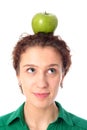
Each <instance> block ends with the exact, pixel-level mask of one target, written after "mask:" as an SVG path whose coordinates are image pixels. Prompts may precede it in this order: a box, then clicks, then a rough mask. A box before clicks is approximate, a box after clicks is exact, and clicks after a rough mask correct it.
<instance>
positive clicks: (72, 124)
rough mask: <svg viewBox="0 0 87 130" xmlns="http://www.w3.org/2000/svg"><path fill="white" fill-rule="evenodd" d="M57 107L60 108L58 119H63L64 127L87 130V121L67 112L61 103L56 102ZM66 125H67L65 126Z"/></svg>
mask: <svg viewBox="0 0 87 130" xmlns="http://www.w3.org/2000/svg"><path fill="white" fill-rule="evenodd" d="M56 105H57V107H58V108H59V116H58V119H62V121H63V123H64V126H66V127H67V129H68V128H72V130H73V129H74V130H87V120H86V119H83V118H81V117H79V116H77V115H75V114H73V113H70V112H68V111H67V110H65V109H64V108H63V107H62V106H61V104H60V103H57V102H56ZM65 124H66V125H65ZM62 125H63V124H62Z"/></svg>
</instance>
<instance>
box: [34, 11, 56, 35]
mask: <svg viewBox="0 0 87 130" xmlns="http://www.w3.org/2000/svg"><path fill="white" fill-rule="evenodd" d="M57 25H58V19H57V17H56V15H54V14H51V13H46V12H45V13H37V14H35V15H34V16H33V18H32V29H33V32H34V33H38V32H44V33H54V31H55V29H56V27H57Z"/></svg>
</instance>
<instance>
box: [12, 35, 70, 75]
mask: <svg viewBox="0 0 87 130" xmlns="http://www.w3.org/2000/svg"><path fill="white" fill-rule="evenodd" d="M33 46H41V47H46V46H51V47H54V48H55V49H56V50H57V51H58V52H59V53H60V54H61V56H62V62H63V70H64V74H65V75H66V73H67V72H68V70H69V67H70V65H71V55H70V49H69V47H68V46H67V44H66V42H65V41H64V40H62V39H61V38H60V37H59V36H54V35H53V34H45V33H37V34H34V35H27V36H25V37H22V38H21V39H20V40H19V41H18V42H17V44H16V46H15V47H14V49H13V53H12V56H13V67H14V69H15V71H16V74H18V72H19V64H20V57H21V54H23V53H24V52H25V51H26V49H27V48H29V47H33Z"/></svg>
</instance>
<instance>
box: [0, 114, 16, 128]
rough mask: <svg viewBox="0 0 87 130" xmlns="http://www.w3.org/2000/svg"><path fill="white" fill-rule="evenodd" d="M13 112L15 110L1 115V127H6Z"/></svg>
mask: <svg viewBox="0 0 87 130" xmlns="http://www.w3.org/2000/svg"><path fill="white" fill-rule="evenodd" d="M13 113H14V112H11V113H8V114H6V115H3V116H0V128H1V127H5V126H6V125H7V124H8V120H9V118H10V117H11V115H12V114H13Z"/></svg>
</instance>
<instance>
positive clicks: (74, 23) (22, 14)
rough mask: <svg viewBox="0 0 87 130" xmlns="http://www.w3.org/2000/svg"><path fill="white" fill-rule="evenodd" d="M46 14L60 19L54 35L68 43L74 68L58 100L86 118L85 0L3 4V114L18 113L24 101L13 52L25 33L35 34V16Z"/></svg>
mask: <svg viewBox="0 0 87 130" xmlns="http://www.w3.org/2000/svg"><path fill="white" fill-rule="evenodd" d="M45 11H46V12H48V13H53V14H55V15H56V16H57V17H58V20H59V24H58V27H57V29H56V31H55V35H60V36H61V37H62V38H63V39H64V40H65V41H66V42H67V44H68V45H69V47H70V49H71V53H72V66H71V69H70V71H69V73H68V74H67V76H66V77H65V80H64V83H63V89H60V91H59V93H58V96H57V98H56V100H57V101H59V102H60V103H61V104H62V105H63V107H64V108H65V109H67V110H68V111H70V112H72V113H74V114H76V115H78V116H81V117H83V118H86V119H87V46H86V44H87V3H86V0H31V1H29V0H17V1H15V0H1V1H0V115H3V114H6V113H8V112H11V111H13V110H15V109H16V108H17V107H19V105H21V103H22V102H23V101H24V100H25V99H24V97H23V96H22V94H21V92H20V89H19V86H18V82H17V79H16V75H15V71H14V69H13V67H12V57H11V53H12V50H13V47H14V45H15V44H16V42H17V41H18V39H19V37H20V35H21V34H22V33H25V32H26V33H29V34H33V31H32V28H31V19H32V17H33V15H34V14H36V13H37V12H45Z"/></svg>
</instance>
